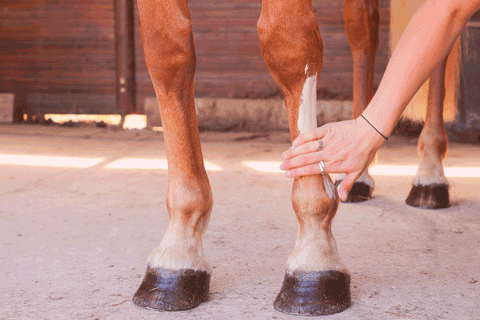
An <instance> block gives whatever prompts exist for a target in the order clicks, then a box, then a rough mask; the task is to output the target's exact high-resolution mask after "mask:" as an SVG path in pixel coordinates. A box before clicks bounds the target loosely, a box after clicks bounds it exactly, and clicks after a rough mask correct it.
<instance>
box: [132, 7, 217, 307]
mask: <svg viewBox="0 0 480 320" xmlns="http://www.w3.org/2000/svg"><path fill="white" fill-rule="evenodd" d="M138 6H139V9H140V10H139V12H140V19H141V27H142V38H143V42H144V49H145V60H146V63H147V67H148V70H149V73H150V77H151V78H152V82H153V85H154V88H155V93H156V95H157V99H158V103H159V106H160V114H161V117H162V123H163V131H164V135H165V145H166V151H167V159H168V191H167V210H168V214H169V222H168V227H167V230H166V232H165V235H164V236H163V238H162V241H161V242H160V245H159V246H158V247H157V248H156V249H155V250H153V252H152V253H151V254H150V257H149V258H148V267H147V271H146V274H145V277H144V279H143V282H142V284H141V285H140V288H139V289H138V290H137V292H136V293H135V296H134V298H133V301H134V303H135V304H136V305H138V306H141V307H145V308H149V309H156V310H162V311H178V310H186V309H191V308H194V307H196V306H198V305H199V304H200V303H201V302H203V301H206V300H207V299H208V293H209V283H210V276H211V273H212V267H211V265H210V263H209V262H208V260H207V259H206V257H205V255H204V253H203V246H202V236H203V234H204V232H205V230H206V228H207V225H208V221H209V217H210V211H211V208H212V205H213V201H212V193H211V188H210V184H209V181H208V178H207V174H206V172H205V169H204V164H203V157H202V151H201V146H200V138H199V132H198V124H197V118H196V114H195V106H194V98H193V77H194V72H195V51H194V43H193V36H192V27H191V23H190V15H189V12H188V8H187V2H186V0H183V1H177V0H162V1H160V2H158V1H153V0H139V1H138Z"/></svg>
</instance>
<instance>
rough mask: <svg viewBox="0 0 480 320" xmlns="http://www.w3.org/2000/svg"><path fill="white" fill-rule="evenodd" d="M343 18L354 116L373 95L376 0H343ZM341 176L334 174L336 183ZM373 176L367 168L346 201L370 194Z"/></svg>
mask: <svg viewBox="0 0 480 320" xmlns="http://www.w3.org/2000/svg"><path fill="white" fill-rule="evenodd" d="M343 20H344V21H345V31H346V32H347V37H348V42H349V44H350V48H351V50H352V56H353V119H356V118H358V117H359V116H360V115H361V114H362V112H363V111H364V110H365V108H366V107H367V105H368V104H369V102H370V100H371V99H372V97H373V94H374V84H373V80H374V73H375V53H376V51H377V48H378V24H379V12H378V0H344V10H343ZM342 179H343V177H341V176H339V177H336V181H335V185H339V184H340V182H341V181H342ZM374 186H375V185H374V183H373V179H372V177H371V176H370V175H369V174H368V170H366V171H365V172H364V173H363V174H362V175H361V176H360V177H359V178H358V179H357V181H356V182H355V184H354V185H353V187H352V190H351V191H350V194H349V195H348V198H347V201H346V202H360V201H365V200H368V199H370V198H371V197H372V192H373V189H374Z"/></svg>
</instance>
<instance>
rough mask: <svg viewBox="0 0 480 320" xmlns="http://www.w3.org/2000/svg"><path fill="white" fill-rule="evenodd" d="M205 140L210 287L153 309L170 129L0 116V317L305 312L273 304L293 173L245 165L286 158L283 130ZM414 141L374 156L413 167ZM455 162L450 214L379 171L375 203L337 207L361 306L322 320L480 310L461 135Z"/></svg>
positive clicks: (394, 143) (477, 313) (285, 251)
mask: <svg viewBox="0 0 480 320" xmlns="http://www.w3.org/2000/svg"><path fill="white" fill-rule="evenodd" d="M201 138H202V142H203V150H204V155H205V159H206V161H207V162H208V163H209V166H210V168H211V169H212V170H210V171H209V177H210V180H211V184H212V188H213V192H214V201H215V204H214V208H213V213H212V219H211V222H210V226H209V229H208V231H207V233H206V235H205V238H204V245H205V252H206V254H207V256H208V257H209V258H210V260H211V262H212V263H213V265H214V274H213V277H212V282H211V290H210V292H211V297H210V300H209V301H208V302H207V303H204V304H201V305H200V306H199V307H198V308H196V309H194V310H191V311H185V312H177V313H159V312H155V311H148V310H143V309H140V308H137V307H135V306H134V305H133V303H132V302H131V298H132V295H133V293H134V292H135V290H136V289H137V287H138V285H139V284H140V282H141V280H142V277H143V272H144V270H145V268H146V259H147V257H148V255H149V253H150V251H151V250H152V249H153V248H154V247H155V246H156V245H157V244H158V243H159V241H160V239H161V237H162V235H163V232H164V231H165V228H166V225H167V212H166V208H165V193H166V188H167V171H166V170H165V169H162V166H164V162H162V161H160V162H158V161H157V162H155V161H152V159H164V158H165V146H164V143H163V139H162V134H161V133H153V132H148V131H128V132H125V131H112V130H110V129H97V128H68V129H67V128H59V127H51V128H48V127H36V126H13V125H8V126H0V163H1V167H0V168H1V169H0V170H1V171H0V172H1V174H0V181H1V185H0V201H1V203H2V205H1V207H0V319H115V320H117V319H300V318H299V317H291V316H287V315H284V314H282V313H278V312H276V311H274V310H273V307H272V302H273V300H274V299H275V296H276V294H277V293H278V291H279V289H280V286H281V284H282V280H283V275H284V267H285V261H286V258H287V256H288V255H289V253H290V251H291V250H292V247H293V243H294V241H295V235H296V221H295V217H294V214H293V210H292V208H291V203H290V192H291V184H292V181H291V180H289V179H287V178H284V176H283V174H282V173H279V172H261V171H257V170H254V169H252V168H251V167H248V166H247V165H246V162H248V161H251V162H252V161H273V162H278V163H279V162H280V154H281V152H282V151H284V150H286V149H287V148H288V147H289V145H290V144H289V136H288V134H286V133H270V134H267V135H265V134H264V135H262V134H258V135H256V134H251V133H202V135H201ZM415 144H416V141H415V140H412V139H404V138H398V137H394V138H393V139H390V140H389V141H388V142H387V144H386V145H385V146H384V147H382V149H381V150H380V152H379V157H378V164H380V165H416V164H417V163H418V159H417V153H416V145H415ZM25 155H28V156H29V157H23V156H25ZM13 156H16V157H13ZM32 156H36V157H32ZM44 156H45V157H44ZM56 157H63V158H56ZM65 157H67V158H65ZM79 158H80V160H82V161H84V162H79V161H80V160H79ZM32 159H33V160H34V161H35V164H37V165H36V166H35V165H32V164H29V163H28V161H29V160H32ZM122 159H146V160H143V161H141V160H135V161H133V162H130V163H128V162H127V163H126V162H125V160H122ZM147 160H150V161H147ZM22 161H23V164H22V165H18V164H17V165H13V164H11V163H12V162H15V163H21V162H22ZM122 161H123V162H122ZM9 163H10V164H9ZM122 163H123V164H126V166H125V167H124V168H118V167H122ZM128 165H130V166H131V165H134V166H143V167H144V168H139V167H138V168H126V167H128ZM445 165H446V166H447V167H476V168H477V169H476V171H475V169H471V170H469V172H471V173H472V175H473V177H458V176H456V177H455V176H454V177H450V178H449V180H450V182H451V185H452V187H451V197H452V199H453V205H452V206H451V207H450V208H448V209H443V210H438V211H431V210H423V209H417V208H412V207H409V206H407V205H406V204H405V203H404V200H405V197H406V196H407V194H408V192H409V188H410V181H411V179H412V176H411V175H403V176H397V175H376V176H374V178H375V181H376V191H375V192H374V198H373V199H372V200H371V201H368V202H364V203H361V204H340V207H339V210H338V213H337V216H336V218H335V220H334V225H333V232H334V235H335V237H336V240H337V243H338V246H339V250H340V255H341V256H342V257H343V259H344V261H345V263H346V264H347V266H349V268H350V271H351V274H352V288H351V289H352V299H353V305H352V307H350V308H349V309H348V310H346V311H345V312H343V313H340V314H337V315H332V316H328V317H325V319H332V320H333V319H362V320H363V319H396V320H399V319H429V320H430V319H476V320H478V319H480V191H479V190H480V174H479V170H480V146H479V145H460V144H452V145H451V146H450V150H449V155H448V156H447V159H446V160H445ZM75 166H79V167H75ZM112 167H113V168H112ZM114 167H117V168H114ZM268 168H273V169H276V168H278V165H277V164H276V163H274V164H273V165H271V166H268ZM396 170H397V169H392V170H390V172H392V173H395V172H396ZM453 175H455V172H453ZM457 175H458V174H457ZM460 175H462V174H460Z"/></svg>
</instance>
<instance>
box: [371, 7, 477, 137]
mask: <svg viewBox="0 0 480 320" xmlns="http://www.w3.org/2000/svg"><path fill="white" fill-rule="evenodd" d="M462 3H463V4H462ZM479 7H480V0H470V1H461V0H437V1H435V0H428V1H427V2H426V3H425V4H424V5H423V6H422V7H421V8H420V9H419V10H418V11H417V12H416V13H415V15H414V16H413V18H412V20H411V21H410V23H409V24H408V26H407V28H406V29H405V31H404V33H403V35H402V37H401V39H400V41H399V42H398V45H397V48H396V49H395V51H394V53H393V54H392V57H391V59H390V61H389V63H388V66H387V69H386V70H385V74H384V76H383V79H382V81H381V82H380V86H379V88H378V90H377V93H376V94H375V96H374V97H373V99H372V101H371V102H370V104H369V106H368V107H367V109H366V110H365V111H364V113H363V114H364V115H365V116H366V117H367V118H368V119H369V120H370V121H371V122H372V123H374V124H375V126H376V127H377V128H379V130H380V131H381V132H383V133H384V134H385V135H389V134H390V133H391V132H392V131H393V129H394V128H395V125H396V123H397V121H398V119H399V118H400V116H401V114H402V112H403V110H404V109H405V107H406V105H407V104H408V102H409V101H410V99H411V98H412V97H413V95H414V94H415V93H416V91H417V90H418V89H419V88H420V86H421V85H422V84H423V83H424V82H425V81H426V80H427V78H428V77H429V75H430V74H431V73H432V71H433V70H434V69H435V67H436V66H437V65H438V64H439V63H440V62H442V61H443V60H444V59H445V58H446V56H447V55H448V53H449V52H450V50H451V48H452V47H453V45H454V43H455V41H456V39H457V38H458V36H459V35H460V33H461V32H462V30H463V27H464V26H465V24H466V23H467V22H468V20H469V18H470V17H471V15H472V14H473V13H474V12H475V11H476V10H478V9H479Z"/></svg>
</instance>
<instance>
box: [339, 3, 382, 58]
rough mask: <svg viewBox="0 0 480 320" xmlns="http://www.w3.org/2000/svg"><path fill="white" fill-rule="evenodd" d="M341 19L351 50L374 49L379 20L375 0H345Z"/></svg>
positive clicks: (375, 47) (376, 45)
mask: <svg viewBox="0 0 480 320" xmlns="http://www.w3.org/2000/svg"><path fill="white" fill-rule="evenodd" d="M343 20H344V22H345V31H346V33H347V37H348V41H349V43H350V46H351V47H352V50H354V51H355V50H364V51H365V50H373V52H375V51H376V49H377V47H378V41H379V40H378V24H379V21H380V15H379V11H378V2H377V0H345V2H344V10H343Z"/></svg>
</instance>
